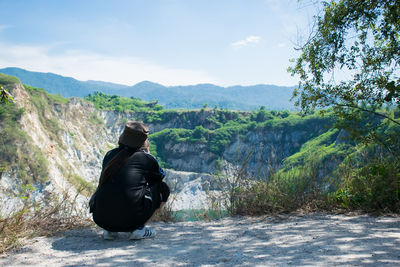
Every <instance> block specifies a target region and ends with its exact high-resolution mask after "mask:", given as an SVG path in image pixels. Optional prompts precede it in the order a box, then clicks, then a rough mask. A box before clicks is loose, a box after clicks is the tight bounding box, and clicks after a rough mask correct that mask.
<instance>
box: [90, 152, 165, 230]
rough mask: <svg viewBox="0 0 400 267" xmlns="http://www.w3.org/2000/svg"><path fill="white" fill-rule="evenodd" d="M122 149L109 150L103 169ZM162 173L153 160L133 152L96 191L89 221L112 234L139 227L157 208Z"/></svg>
mask: <svg viewBox="0 0 400 267" xmlns="http://www.w3.org/2000/svg"><path fill="white" fill-rule="evenodd" d="M120 149H122V148H115V149H113V150H111V151H109V152H108V153H107V154H106V156H105V157H104V160H103V169H104V167H105V166H106V165H107V163H108V162H109V161H110V160H111V159H112V158H113V157H114V156H115V155H116V154H117V153H118V152H119V151H120ZM163 178H164V172H163V171H162V169H161V168H160V167H159V165H158V162H157V160H156V159H155V158H154V157H153V156H152V155H150V154H149V153H146V152H144V151H136V152H134V153H133V154H132V156H131V157H130V158H129V159H128V161H127V162H126V164H125V165H124V166H123V167H122V168H121V169H120V170H119V171H118V172H117V173H115V174H114V175H113V176H112V177H111V178H110V179H109V180H107V181H106V182H105V183H104V184H103V185H102V186H100V187H99V188H98V189H97V192H96V197H95V203H94V208H93V220H94V221H95V223H96V224H97V225H99V226H100V227H101V228H103V229H106V230H108V231H112V232H129V231H133V230H135V229H137V228H138V227H140V226H142V225H143V224H144V223H145V222H146V221H147V220H148V219H149V218H150V217H151V216H152V214H153V213H154V211H155V210H156V209H157V208H159V207H160V203H161V200H160V187H159V185H160V183H161V181H162V179H163Z"/></svg>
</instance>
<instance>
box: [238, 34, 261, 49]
mask: <svg viewBox="0 0 400 267" xmlns="http://www.w3.org/2000/svg"><path fill="white" fill-rule="evenodd" d="M260 41H261V37H260V36H254V35H251V36H247V37H246V38H245V39H243V40H239V41H237V42H234V43H232V44H231V45H232V46H233V47H234V48H241V47H244V46H247V45H250V44H258V43H259V42H260Z"/></svg>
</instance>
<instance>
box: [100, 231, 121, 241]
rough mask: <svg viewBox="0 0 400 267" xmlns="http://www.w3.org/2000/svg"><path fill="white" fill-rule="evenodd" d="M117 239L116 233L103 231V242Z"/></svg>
mask: <svg viewBox="0 0 400 267" xmlns="http://www.w3.org/2000/svg"><path fill="white" fill-rule="evenodd" d="M117 237H118V233H117V232H110V231H107V230H104V232H103V239H104V240H114V239H115V238H117Z"/></svg>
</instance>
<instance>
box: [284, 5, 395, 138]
mask: <svg viewBox="0 0 400 267" xmlns="http://www.w3.org/2000/svg"><path fill="white" fill-rule="evenodd" d="M323 7H324V9H323V12H322V13H321V14H320V15H318V16H316V17H315V22H316V24H315V26H316V28H315V31H314V32H313V33H312V34H311V35H310V37H309V39H308V40H307V41H306V42H305V44H303V45H302V46H301V47H299V49H300V50H301V55H300V56H299V57H298V58H297V59H295V60H293V65H292V66H291V67H290V68H289V72H291V74H292V75H298V76H299V77H300V82H299V87H298V88H297V89H296V90H295V91H294V95H293V98H294V99H296V105H298V106H300V107H301V109H302V111H303V112H309V111H312V110H314V109H315V108H324V107H330V108H332V109H333V111H334V112H335V114H336V115H338V118H339V126H341V127H344V128H346V129H351V130H352V132H351V133H352V134H353V137H356V138H360V139H361V140H363V141H367V142H371V141H374V142H378V143H384V144H385V146H391V145H394V143H395V142H397V141H398V139H399V134H398V133H399V126H400V120H399V119H398V116H399V110H400V106H399V103H400V77H399V76H400V69H399V64H400V36H399V34H400V1H399V0H379V1H377V0H332V1H329V2H327V1H325V2H323ZM338 74H342V75H343V77H341V76H340V75H339V76H338ZM388 129H391V130H392V131H391V132H387V130H388ZM388 136H389V137H390V138H388Z"/></svg>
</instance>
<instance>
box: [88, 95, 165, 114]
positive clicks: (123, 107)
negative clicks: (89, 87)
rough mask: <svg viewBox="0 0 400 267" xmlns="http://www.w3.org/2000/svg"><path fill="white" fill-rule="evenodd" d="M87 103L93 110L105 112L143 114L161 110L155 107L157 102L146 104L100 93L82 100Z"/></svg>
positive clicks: (132, 99)
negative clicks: (92, 105) (93, 107)
mask: <svg viewBox="0 0 400 267" xmlns="http://www.w3.org/2000/svg"><path fill="white" fill-rule="evenodd" d="M84 99H85V100H87V101H90V102H93V104H94V106H95V108H97V109H105V110H115V111H118V112H122V111H135V112H145V111H150V110H152V111H154V110H161V109H162V106H160V105H157V102H151V103H147V102H144V101H142V100H140V99H138V98H135V97H130V98H128V97H123V96H117V95H112V96H109V95H106V94H103V93H101V92H94V93H93V94H89V95H88V96H85V98H84Z"/></svg>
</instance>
